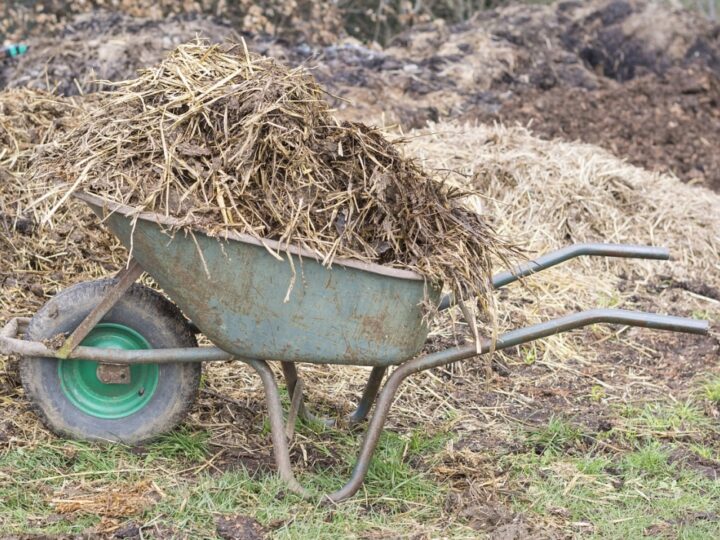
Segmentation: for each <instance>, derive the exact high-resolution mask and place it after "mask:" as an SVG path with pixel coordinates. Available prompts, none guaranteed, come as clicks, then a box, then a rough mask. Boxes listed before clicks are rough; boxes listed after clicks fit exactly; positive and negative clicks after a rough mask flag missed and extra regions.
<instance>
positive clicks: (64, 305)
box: [20, 279, 201, 444]
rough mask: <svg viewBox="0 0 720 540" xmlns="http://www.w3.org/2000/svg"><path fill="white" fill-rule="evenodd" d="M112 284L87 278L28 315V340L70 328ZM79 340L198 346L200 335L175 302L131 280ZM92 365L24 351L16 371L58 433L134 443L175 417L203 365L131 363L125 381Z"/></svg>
mask: <svg viewBox="0 0 720 540" xmlns="http://www.w3.org/2000/svg"><path fill="white" fill-rule="evenodd" d="M113 284H114V280H111V279H108V280H101V281H92V282H85V283H80V284H78V285H75V286H73V287H70V288H68V289H66V290H65V291H63V292H61V293H59V294H58V295H56V296H55V297H54V298H52V299H51V300H50V301H49V302H48V303H46V304H45V305H44V306H43V307H42V308H41V309H40V310H39V311H38V312H37V313H36V315H35V316H34V317H33V318H32V320H31V321H30V324H29V326H28V329H27V334H26V335H27V339H29V340H34V341H43V340H50V339H53V338H55V337H56V336H58V334H65V335H67V334H69V333H71V332H72V331H73V330H75V328H76V327H77V326H78V325H79V324H80V322H81V321H82V320H83V319H84V318H85V317H86V316H87V314H88V313H89V312H90V311H91V310H92V309H93V307H94V306H95V305H97V304H98V302H99V301H100V300H101V299H102V298H103V297H104V295H105V294H106V293H107V291H108V289H109V288H110V287H111V286H112V285H113ZM82 345H87V346H92V347H107V348H116V349H117V348H120V349H152V348H176V347H196V346H197V341H196V339H195V335H194V333H193V331H192V329H191V327H190V324H189V322H188V321H187V319H185V317H183V315H182V313H181V312H180V310H179V309H178V308H177V307H176V306H175V305H174V304H173V303H172V302H170V301H169V300H168V299H166V298H165V297H164V296H162V295H161V294H159V293H157V292H155V291H153V290H152V289H149V288H147V287H144V286H142V285H139V284H134V285H133V286H132V287H131V288H130V289H129V290H128V291H127V292H126V293H125V295H124V296H123V297H122V298H121V299H120V300H119V301H118V303H117V304H115V306H113V308H112V309H111V310H110V312H108V314H107V315H105V317H104V318H103V319H102V321H101V322H100V323H99V324H98V325H97V326H95V328H93V330H92V331H91V332H90V333H89V334H88V336H87V337H86V338H85V339H84V340H83V342H82ZM97 368H98V363H97V362H91V361H86V360H57V359H55V358H24V359H22V361H21V363H20V377H21V380H22V384H23V387H24V388H25V392H26V394H27V396H28V397H29V399H30V401H31V404H32V406H33V408H34V409H35V410H36V411H37V413H38V414H39V416H40V418H41V419H42V420H43V422H44V423H45V425H47V426H48V427H49V428H50V429H51V430H52V431H54V432H55V433H57V434H59V435H62V436H66V437H71V438H76V439H87V440H101V441H113V442H122V443H126V444H138V443H141V442H145V441H147V440H149V439H152V438H154V437H157V436H158V435H160V434H162V433H164V432H166V431H168V430H170V429H172V428H173V427H174V426H175V425H176V424H177V423H178V422H180V420H181V419H182V418H183V417H184V416H185V414H186V413H187V412H188V410H189V409H190V407H191V406H192V404H193V402H194V401H195V396H196V394H197V388H198V385H199V382H200V372H201V364H200V363H177V364H143V365H133V366H130V370H129V379H130V380H129V382H128V383H124V384H116V383H109V384H105V383H103V382H102V381H101V380H100V378H98V374H97ZM126 375H128V374H127V373H126V374H123V376H126Z"/></svg>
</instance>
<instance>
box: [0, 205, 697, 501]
mask: <svg viewBox="0 0 720 540" xmlns="http://www.w3.org/2000/svg"><path fill="white" fill-rule="evenodd" d="M77 197H78V198H80V199H81V200H83V201H84V202H85V203H87V204H88V205H89V206H90V207H91V208H92V210H93V211H94V212H95V213H96V214H97V215H98V216H99V217H100V218H102V219H103V222H104V223H105V225H106V226H107V227H108V228H109V229H110V230H111V231H112V232H113V233H114V234H115V235H116V236H117V237H118V238H119V239H120V241H121V242H122V243H123V244H124V245H125V246H126V247H127V248H128V249H129V250H130V251H131V253H132V257H133V258H132V259H131V260H130V261H129V262H128V266H127V267H126V268H125V269H124V270H123V271H121V272H120V273H119V274H118V275H117V276H116V278H115V280H114V281H113V282H112V283H111V285H110V286H107V287H106V288H105V289H103V291H104V292H103V293H102V295H101V297H99V298H98V299H97V301H95V302H94V303H93V305H92V308H91V309H88V310H86V311H85V312H83V313H82V316H78V317H77V321H76V324H75V323H73V329H72V331H69V332H66V333H65V335H64V336H63V337H62V340H61V346H59V347H58V348H53V347H49V346H48V345H46V343H44V342H43V341H39V340H36V341H32V340H28V336H27V335H25V336H24V337H25V339H20V334H26V332H27V329H28V326H29V325H30V324H31V319H29V318H21V317H16V318H13V319H11V320H10V321H9V322H8V323H7V324H6V325H5V327H4V328H3V329H2V330H1V331H0V352H3V353H5V354H10V353H13V354H18V355H22V356H23V357H24V359H23V362H46V363H47V362H52V363H53V364H52V369H51V370H50V371H48V373H50V377H51V378H52V377H55V371H54V370H55V367H54V363H57V364H58V366H59V367H58V368H57V371H58V372H59V369H60V367H61V366H62V365H65V366H66V368H65V370H66V372H67V371H68V370H70V369H71V368H70V367H67V366H68V365H69V366H73V367H72V369H75V370H76V371H77V372H78V373H81V375H79V376H80V377H85V379H81V380H87V378H88V377H91V378H92V381H91V382H92V385H90V386H92V388H90V389H89V390H88V392H91V393H92V392H96V393H99V395H101V396H102V397H103V399H105V397H107V400H108V407H110V408H109V409H106V408H101V409H99V412H98V413H97V415H98V418H99V420H98V422H100V421H102V422H112V421H113V420H112V418H113V417H112V415H110V416H108V414H106V410H110V411H111V413H112V411H113V409H112V406H114V405H113V403H114V402H113V401H112V400H115V401H118V400H119V399H120V397H122V396H124V394H122V389H124V388H127V387H129V386H128V385H131V384H132V381H131V380H130V379H132V378H133V377H137V376H144V377H146V378H147V377H148V376H147V375H146V374H145V375H137V373H141V372H138V371H133V370H139V369H141V368H142V366H153V365H154V366H163V365H188V364H193V365H197V364H198V363H199V362H203V361H227V360H240V361H242V362H245V363H246V364H248V365H249V366H251V367H252V368H253V369H254V370H255V371H256V372H257V374H258V375H259V376H260V378H261V380H262V383H263V387H264V390H265V394H266V401H267V408H268V415H269V417H270V425H271V434H272V441H273V449H274V455H275V461H276V464H277V468H278V472H279V475H280V476H281V478H282V479H283V480H285V481H286V483H287V484H288V487H289V488H290V489H291V490H293V491H294V492H297V493H299V494H302V495H308V493H307V492H306V490H305V489H303V488H302V487H301V486H300V485H299V484H298V482H297V481H296V480H295V477H294V475H293V472H292V468H291V463H290V457H289V445H288V440H289V439H292V433H293V429H294V425H295V421H296V419H297V417H298V416H302V417H305V418H313V417H312V415H311V414H310V413H309V412H308V411H307V410H306V409H305V407H304V404H303V400H302V381H301V380H300V379H299V378H298V376H297V371H296V369H295V363H296V362H310V363H323V364H346V365H358V366H371V367H372V370H371V372H370V375H369V378H368V382H367V384H366V387H365V390H364V392H363V396H362V398H361V400H360V402H359V404H358V406H357V409H356V411H355V412H354V413H353V414H352V415H351V416H350V418H349V421H350V422H351V423H357V422H361V421H363V420H364V419H365V418H366V417H367V415H368V413H369V411H370V409H371V407H372V405H373V403H374V404H375V411H374V414H373V415H372V417H371V419H370V422H369V424H368V427H367V431H366V433H365V437H364V440H363V442H362V445H361V448H360V453H359V456H358V459H357V462H356V465H355V468H354V470H353V472H352V476H351V478H350V480H349V482H348V483H347V484H346V485H345V486H344V487H342V488H341V489H339V490H338V491H336V492H334V493H330V494H326V495H325V497H327V498H329V499H330V500H332V501H340V500H343V499H345V498H348V497H351V496H352V495H353V494H354V493H355V492H356V491H357V490H358V489H359V487H360V485H361V484H362V481H363V479H364V477H365V475H366V473H367V470H368V467H369V464H370V460H371V458H372V455H373V452H374V450H375V447H376V445H377V442H378V439H379V437H380V434H381V432H382V429H383V426H384V423H385V419H386V417H387V414H388V411H389V409H390V406H391V404H392V402H393V399H394V396H395V394H396V391H397V389H398V388H399V386H400V384H401V383H402V382H403V380H404V379H405V378H406V377H408V376H409V375H411V374H413V373H418V372H420V371H424V370H427V369H431V368H433V367H438V366H443V365H446V364H449V363H451V362H455V361H458V360H466V359H470V358H473V357H476V356H478V352H479V353H480V354H484V353H487V352H489V351H491V350H493V349H494V350H502V349H506V348H508V347H513V346H516V345H520V344H522V343H527V342H530V341H533V340H536V339H539V338H543V337H547V336H550V335H553V334H558V333H561V332H566V331H569V330H572V329H575V328H580V327H584V326H587V325H590V324H596V323H615V324H622V325H629V326H642V327H647V328H653V329H657V330H669V331H675V332H687V333H694V334H704V333H707V331H708V328H709V325H708V322H707V321H700V320H695V319H687V318H681V317H673V316H664V315H655V314H650V313H640V312H631V311H625V310H617V309H595V310H590V311H584V312H580V313H575V314H571V315H568V316H565V317H561V318H559V319H555V320H552V321H549V322H545V323H541V324H537V325H533V326H530V327H527V328H522V329H518V330H514V331H511V332H508V333H506V334H504V335H502V336H500V337H499V338H498V339H497V341H496V342H495V343H494V344H493V343H491V341H490V340H487V339H485V340H482V341H481V342H480V343H475V342H469V343H466V344H463V345H460V346H456V347H451V348H448V349H445V350H442V351H439V352H436V353H432V354H425V355H421V356H417V355H418V354H419V353H420V351H421V350H422V348H423V345H424V343H425V340H426V338H427V334H428V327H427V326H426V325H425V324H424V323H423V320H422V313H421V308H420V303H421V302H422V300H423V298H425V295H426V293H427V294H429V295H430V297H431V298H432V299H433V300H436V301H439V305H440V309H447V308H448V307H450V306H451V305H453V299H452V297H451V296H445V297H443V298H440V291H438V290H434V289H428V287H429V285H428V284H427V283H426V282H425V280H423V278H422V277H421V276H419V275H417V274H415V273H413V272H409V271H404V270H397V269H391V268H387V267H383V266H378V265H373V264H365V263H360V262H358V261H351V260H336V261H335V262H334V263H333V265H332V268H327V267H325V266H323V265H322V263H321V262H320V261H318V260H316V257H315V256H314V255H313V254H311V253H309V252H306V251H303V250H302V249H299V248H295V247H289V248H288V249H285V248H281V247H280V246H279V245H278V244H277V243H276V242H273V241H270V240H265V241H260V240H257V239H255V238H252V237H250V236H247V235H241V234H227V235H223V236H222V237H211V236H208V235H206V234H204V233H200V232H190V231H185V230H179V229H178V226H180V225H181V223H180V222H179V221H178V220H176V219H174V218H171V217H165V216H160V215H156V214H138V213H137V211H134V210H133V209H131V208H129V207H126V206H122V205H118V204H115V203H112V202H109V201H106V200H104V199H101V198H99V197H96V196H93V195H89V194H78V195H77ZM270 251H274V252H275V253H276V254H272V253H270ZM581 255H596V256H607V257H634V258H645V259H660V260H664V259H668V258H669V253H668V251H667V250H666V249H664V248H657V247H644V246H629V245H612V244H578V245H572V246H569V247H566V248H563V249H560V250H558V251H555V252H552V253H549V254H547V255H544V256H542V257H540V258H538V259H536V260H534V261H531V262H529V263H527V264H524V265H522V266H519V267H518V268H516V269H515V270H514V271H512V272H509V271H508V272H504V273H501V274H499V275H497V276H495V277H494V278H493V285H494V286H495V288H500V287H503V286H505V285H507V284H509V283H512V282H514V281H516V280H518V279H520V278H522V277H525V276H529V275H531V274H533V273H535V272H538V271H541V270H543V269H546V268H549V267H551V266H554V265H556V264H559V263H561V262H564V261H566V260H569V259H572V258H574V257H578V256H581ZM288 259H291V262H292V264H289V262H288ZM143 271H147V272H148V274H149V275H150V276H152V278H153V279H154V280H155V281H156V282H157V283H158V284H159V285H160V287H161V288H162V289H163V291H164V292H165V293H166V294H167V295H168V296H169V297H170V298H171V299H172V300H173V301H174V302H175V304H177V306H178V307H179V308H180V310H182V313H183V314H184V315H185V316H186V317H188V318H189V319H190V320H191V321H192V325H191V323H189V321H186V320H184V324H186V325H187V327H188V328H192V329H193V331H194V333H198V332H202V333H203V334H204V335H205V336H207V337H208V338H209V339H210V340H211V341H212V342H213V343H214V344H215V346H213V347H197V346H188V347H169V348H150V347H149V346H144V345H142V343H140V341H137V342H133V343H135V345H128V346H124V345H122V343H121V345H120V346H116V345H115V344H116V342H115V341H112V340H111V341H110V342H107V343H105V342H102V341H100V342H99V341H98V340H97V339H95V340H94V341H93V340H90V342H88V340H89V339H90V338H89V336H92V335H93V334H92V333H93V332H94V331H96V330H94V329H97V328H100V327H103V325H104V326H105V327H107V328H106V330H107V331H108V332H110V333H111V334H112V332H114V331H115V330H114V326H113V325H112V324H107V323H104V322H103V321H104V320H105V319H104V318H106V317H108V316H109V315H110V314H111V313H112V310H113V309H114V308H116V306H117V305H118V303H119V302H121V301H122V299H123V297H124V296H125V295H126V294H127V293H128V291H129V290H131V287H134V286H135V285H133V284H134V282H135V281H136V280H137V279H138V278H139V277H140V275H141V274H142V273H143ZM291 283H292V284H293V286H292V288H290V290H289V286H290V284H291ZM61 294H62V293H61ZM50 302H52V300H51V301H50ZM43 309H44V308H43ZM69 309H72V307H69ZM116 309H117V308H116ZM41 311H42V310H41ZM39 313H40V312H39ZM36 317H37V316H36ZM115 326H117V325H115ZM130 326H133V325H132V324H131V325H130ZM134 326H136V327H135V328H130V329H127V330H122V331H123V332H125V333H124V334H122V335H121V336H119V337H118V336H113V339H115V338H117V339H120V338H122V339H130V341H132V340H134V339H135V335H136V334H138V335H140V337H142V335H141V334H142V333H143V328H142V324H140V323H138V324H136V325H134ZM67 334H69V335H67ZM97 343H101V345H100V346H93V345H95V344H97ZM118 343H119V342H118ZM123 343H124V342H123ZM143 343H144V342H143ZM268 361H279V362H280V363H281V366H282V369H283V374H284V376H285V379H286V383H287V387H288V392H289V395H290V397H291V404H290V408H289V411H288V414H287V420H286V419H285V418H284V414H283V407H282V405H281V401H280V394H279V392H278V386H277V382H276V380H275V376H274V374H273V372H272V370H271V369H270V367H269V365H268V363H267V362H268ZM68 362H70V364H67V363H68ZM93 362H97V364H95V363H93ZM78 365H79V366H81V367H80V368H76V367H75V366H78ZM88 366H89V367H88ZM389 366H397V367H396V368H395V369H394V370H393V371H392V374H391V375H390V376H389V377H388V378H387V380H386V382H385V384H384V386H382V391H380V387H381V385H382V381H383V379H384V376H385V373H386V371H387V369H388V367H389ZM78 370H79V371H78ZM82 370H84V371H82ZM88 370H92V372H91V373H90V375H88V372H89V371H88ZM83 373H84V374H83ZM61 375H62V373H61ZM95 377H96V378H97V381H96V380H95ZM68 380H70V381H72V380H74V379H72V378H70V379H68ZM148 380H150V379H148ZM63 384H65V385H67V384H68V383H67V380H65V381H64V383H63ZM155 384H157V381H156V382H155ZM195 384H196V382H195ZM106 387H107V389H108V392H107V394H106V393H105V392H104V390H105V388H106ZM65 390H66V391H68V392H69V394H68V395H69V396H70V397H72V389H65ZM143 390H144V388H142V389H141V391H140V393H141V394H142V391H143ZM379 391H380V392H379ZM378 392H379V396H378ZM119 396H120V397H119ZM31 397H32V396H31ZM376 397H377V400H376ZM123 399H125V398H124V397H123ZM153 399H160V398H155V397H154V398H153ZM71 401H72V400H71ZM131 405H132V407H135V408H137V407H139V409H138V410H135V409H133V408H130V409H127V410H125V409H123V412H122V415H124V416H122V418H126V417H127V418H133V417H134V416H139V420H138V421H139V422H143V421H150V419H148V418H145V419H143V416H142V415H143V408H142V406H141V405H142V403H140V404H131ZM59 408H60V414H63V412H64V411H65V412H67V411H68V410H69V409H71V408H72V403H67V404H66V403H65V402H63V404H62V406H61V407H59ZM85 412H88V411H85ZM88 413H89V414H91V415H92V414H94V410H90V411H89V412H88ZM108 418H109V420H108ZM100 419H102V420H100ZM90 438H94V437H92V436H91V437H90ZM99 438H102V437H99ZM116 440H122V438H117V439H116Z"/></svg>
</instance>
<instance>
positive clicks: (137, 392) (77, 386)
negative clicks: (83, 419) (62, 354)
mask: <svg viewBox="0 0 720 540" xmlns="http://www.w3.org/2000/svg"><path fill="white" fill-rule="evenodd" d="M82 345H84V346H87V347H100V348H104V349H125V350H133V349H150V348H151V347H150V344H149V343H148V342H147V340H146V339H145V338H144V337H143V336H142V335H140V334H139V333H137V332H136V331H135V330H133V329H132V328H128V327H127V326H124V325H122V324H115V323H100V324H98V325H97V326H96V327H95V328H93V329H92V331H91V332H90V334H88V336H87V337H86V338H85V339H84V340H83V342H82ZM97 367H98V362H92V361H90V360H58V376H59V377H60V384H61V386H62V390H63V392H64V393H65V396H66V397H67V398H68V399H69V400H70V402H72V404H73V405H75V406H76V407H77V408H78V409H80V410H81V411H83V412H84V413H86V414H89V415H91V416H95V417H97V418H106V419H115V418H123V417H125V416H130V415H131V414H133V413H135V412H137V411H139V410H140V409H142V408H143V407H145V406H146V405H147V404H148V403H149V402H150V399H152V396H153V394H154V393H155V389H156V388H157V383H158V378H159V372H160V368H159V366H158V365H157V364H137V365H133V366H130V382H129V383H128V384H105V383H103V382H102V381H101V380H100V379H98V376H97Z"/></svg>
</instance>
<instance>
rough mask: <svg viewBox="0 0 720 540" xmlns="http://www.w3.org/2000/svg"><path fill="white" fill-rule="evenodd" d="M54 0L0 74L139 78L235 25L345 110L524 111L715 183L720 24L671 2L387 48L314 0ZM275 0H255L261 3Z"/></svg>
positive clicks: (580, 9) (524, 15)
mask: <svg viewBox="0 0 720 540" xmlns="http://www.w3.org/2000/svg"><path fill="white" fill-rule="evenodd" d="M59 3H62V2H57V1H47V2H40V3H39V4H42V5H45V6H46V7H45V9H46V11H44V12H43V13H44V14H45V18H44V19H43V18H41V22H42V21H45V23H47V24H45V23H43V24H45V26H44V27H42V28H45V29H46V31H45V32H44V33H42V34H41V33H39V31H38V30H37V26H38V25H35V26H33V25H32V24H31V20H30V19H28V20H27V21H24V24H25V26H26V27H27V32H28V34H27V35H30V36H33V35H34V36H37V37H30V38H28V39H27V42H28V43H29V44H30V46H31V49H30V52H29V53H28V54H27V55H25V56H23V57H21V58H20V59H19V60H16V61H12V62H5V64H4V65H3V66H2V68H0V87H2V86H3V85H8V86H11V87H13V86H25V85H30V86H34V87H40V88H45V87H46V86H47V85H48V84H49V85H50V87H52V88H55V89H56V91H58V92H60V93H63V94H76V93H78V92H80V91H82V92H88V91H94V90H97V89H100V88H103V85H102V84H99V83H97V82H96V81H97V80H98V79H109V80H118V79H123V78H128V77H132V76H134V73H135V70H136V69H137V68H139V67H142V66H146V65H150V64H152V63H155V62H157V61H158V60H159V59H160V58H161V57H162V55H163V54H164V53H165V52H166V51H168V50H169V49H171V48H173V47H174V46H175V45H177V44H178V43H179V42H181V41H186V40H189V39H191V38H192V37H194V36H195V35H196V34H198V35H201V36H205V37H209V38H210V39H212V40H215V41H222V40H224V39H228V38H232V39H236V40H237V39H238V38H239V37H240V35H241V34H242V36H243V38H244V39H245V40H246V42H247V43H248V47H249V48H250V49H251V50H255V51H257V52H260V53H262V54H269V55H272V56H275V57H276V58H279V59H280V60H282V61H284V62H286V63H288V64H291V65H298V64H305V65H307V66H308V67H309V68H311V69H312V71H313V73H314V74H315V76H316V77H317V78H318V79H319V81H320V82H321V84H323V85H324V86H325V87H326V88H327V89H328V90H329V92H330V93H331V94H333V96H337V97H336V98H334V97H333V98H331V99H334V102H335V103H334V104H335V106H336V107H337V108H338V109H339V115H340V116H342V117H344V118H346V119H353V120H362V121H365V122H369V123H385V124H393V123H398V124H401V125H402V126H403V127H405V128H413V127H423V126H424V125H425V124H426V123H427V122H428V121H438V120H443V119H461V120H470V121H481V122H492V121H497V120H499V121H502V122H505V123H509V124H513V123H520V124H523V125H527V124H530V125H531V127H532V130H533V131H535V132H536V133H537V134H539V135H540V136H543V137H550V138H552V137H560V138H563V139H570V140H580V141H583V142H588V143H593V144H598V145H600V146H603V147H605V148H607V149H609V150H611V151H613V152H614V153H616V154H618V155H619V156H621V157H625V158H627V159H628V160H629V161H630V162H631V163H635V164H637V165H640V166H643V167H646V168H649V169H654V170H660V171H665V172H671V173H674V174H676V175H677V176H678V177H680V178H681V179H682V180H683V181H686V182H692V183H698V184H702V185H706V186H708V187H711V188H713V189H716V190H718V189H720V167H719V166H718V165H720V157H718V153H717V151H716V149H717V148H718V143H720V107H718V101H719V96H720V94H719V92H720V84H719V82H718V81H719V77H720V26H718V25H717V24H713V23H711V22H710V21H708V20H707V19H705V18H704V17H703V16H702V15H700V14H699V13H695V12H691V11H687V10H682V9H678V8H672V7H671V6H669V4H666V3H661V2H654V1H650V0H593V1H592V2H580V1H563V2H557V3H555V4H552V5H527V4H518V5H510V6H507V7H500V8H496V9H491V10H486V11H481V12H479V13H478V14H476V15H475V16H474V17H473V18H471V19H470V20H468V21H465V22H462V23H459V24H451V23H449V22H446V21H444V20H442V19H436V20H433V21H432V22H428V23H425V24H416V25H415V26H412V27H411V28H409V29H408V30H406V31H404V32H402V33H400V34H399V35H397V36H396V37H395V38H394V39H392V40H391V41H390V42H389V43H388V45H387V46H386V47H385V48H380V47H379V46H377V45H368V44H367V43H362V42H359V41H357V40H354V39H352V38H347V37H343V36H346V35H347V32H345V31H344V30H343V29H342V28H339V27H338V26H337V14H332V18H333V20H334V21H335V22H332V23H331V22H329V21H328V20H326V19H323V18H322V16H320V15H318V14H317V13H315V12H313V11H312V9H310V7H311V4H312V2H310V1H309V0H308V1H307V2H299V3H298V6H299V7H298V8H297V9H298V10H301V11H302V10H306V11H307V9H310V11H307V14H308V15H307V16H308V17H311V18H312V17H320V19H322V20H320V19H318V20H314V19H313V20H310V19H308V22H307V24H306V25H305V27H303V29H300V30H299V32H296V33H292V32H291V33H284V32H282V31H280V30H278V29H277V28H275V29H273V28H274V27H272V25H270V26H268V24H266V23H264V22H262V21H263V20H264V21H267V17H265V18H263V17H261V16H259V15H258V17H256V20H255V24H254V25H253V24H251V23H250V19H248V16H247V13H248V12H247V10H248V9H249V4H248V5H246V4H247V3H243V2H240V4H239V7H237V8H232V9H229V8H228V10H225V11H222V12H220V13H218V14H217V15H220V17H217V16H214V15H209V14H207V13H202V12H201V11H202V10H198V9H194V8H193V10H191V12H186V13H180V12H178V9H177V7H176V6H175V4H174V3H171V2H160V3H159V4H158V6H157V7H153V6H152V5H151V4H152V3H142V2H141V3H139V4H138V6H137V8H136V9H135V8H133V9H129V8H128V9H125V8H123V7H121V8H119V9H120V10H124V13H118V12H113V13H108V12H97V11H96V12H92V13H82V14H79V15H75V16H72V13H73V10H70V11H69V12H67V13H64V12H61V11H58V10H57V9H56V8H57V5H59ZM266 4H267V5H266ZM271 4H272V5H274V4H273V2H272V1H268V2H265V3H264V4H263V5H262V6H260V8H259V11H258V10H256V11H258V13H260V14H261V15H262V14H263V13H264V14H265V15H268V14H269V13H270V11H268V9H269V8H268V6H270V5H271ZM89 5H90V4H88V6H89ZM73 6H75V5H74V4H73ZM78 6H79V4H78ZM78 6H75V7H74V8H73V9H74V10H75V11H78V10H80V11H82V10H85V9H88V6H85V7H82V6H80V7H78ZM263 6H264V7H263ZM75 8H77V9H75ZM265 8H267V9H265ZM18 9H19V8H18ZM263 9H265V11H263ZM233 10H235V11H233ZM20 11H22V10H20ZM18 13H19V12H18ZM168 14H169V15H170V16H169V17H168V18H165V19H163V16H165V15H168ZM138 15H142V16H144V17H139V16H138ZM293 16H296V15H288V17H290V19H291V18H292V17H293ZM323 16H325V15H323ZM327 17H331V15H330V14H328V15H327ZM271 18H272V17H271ZM290 19H288V20H290ZM32 20H33V21H34V20H35V19H32ZM416 20H417V21H422V20H424V19H423V18H422V17H419V18H416ZM48 21H49V22H48ZM53 21H54V22H53ZM413 21H415V19H414V20H413ZM18 25H19V26H18ZM22 25H23V21H19V22H18V23H17V24H16V27H17V28H16V30H15V33H14V34H13V35H16V34H18V33H20V34H22V32H21V30H22ZM307 28H310V30H309V31H307ZM313 28H325V29H328V30H327V32H324V33H323V32H320V31H319V30H317V31H313V30H312V29H313ZM243 32H244V33H243ZM351 33H352V32H351ZM320 34H323V35H322V38H321V39H311V38H309V37H308V36H311V37H312V36H320ZM333 36H334V38H333Z"/></svg>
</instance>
